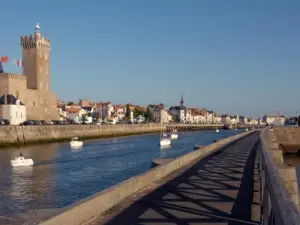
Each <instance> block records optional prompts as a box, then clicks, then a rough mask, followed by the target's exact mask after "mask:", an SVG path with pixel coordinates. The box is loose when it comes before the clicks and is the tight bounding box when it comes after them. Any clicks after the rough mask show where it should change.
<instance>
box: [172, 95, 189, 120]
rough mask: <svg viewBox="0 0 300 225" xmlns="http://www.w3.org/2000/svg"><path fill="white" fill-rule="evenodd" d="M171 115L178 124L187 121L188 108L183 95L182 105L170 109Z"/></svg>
mask: <svg viewBox="0 0 300 225" xmlns="http://www.w3.org/2000/svg"><path fill="white" fill-rule="evenodd" d="M169 113H170V114H171V115H172V116H173V118H175V120H176V121H178V122H185V121H186V107H185V106H184V100H183V95H181V100H180V105H179V106H172V107H170V108H169Z"/></svg>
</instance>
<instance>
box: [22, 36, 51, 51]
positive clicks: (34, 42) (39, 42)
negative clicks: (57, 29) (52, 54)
mask: <svg viewBox="0 0 300 225" xmlns="http://www.w3.org/2000/svg"><path fill="white" fill-rule="evenodd" d="M21 46H22V48H25V49H29V48H36V47H40V46H42V47H47V48H51V41H50V40H49V39H47V38H45V37H42V36H32V35H30V36H22V37H21Z"/></svg>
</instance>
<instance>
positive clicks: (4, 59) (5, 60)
mask: <svg viewBox="0 0 300 225" xmlns="http://www.w3.org/2000/svg"><path fill="white" fill-rule="evenodd" d="M0 62H3V63H7V62H8V56H2V57H1V59H0Z"/></svg>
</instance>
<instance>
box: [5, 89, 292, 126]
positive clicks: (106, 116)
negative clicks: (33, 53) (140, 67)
mask: <svg viewBox="0 0 300 225" xmlns="http://www.w3.org/2000/svg"><path fill="white" fill-rule="evenodd" d="M127 105H128V106H129V110H130V120H131V121H139V122H141V121H143V120H144V118H143V116H142V115H139V116H138V117H137V118H134V114H133V112H134V110H136V109H138V110H139V111H140V112H145V113H147V112H148V110H147V109H149V110H150V112H151V114H152V119H153V121H154V122H163V123H169V122H171V121H177V122H182V123H222V124H236V123H241V124H253V125H259V124H266V123H268V124H276V125H281V124H284V122H285V120H286V119H285V117H284V116H283V115H278V116H267V115H265V116H263V117H262V118H260V119H255V118H246V117H243V116H237V115H234V116H233V115H229V114H224V115H217V114H216V113H215V112H213V111H211V110H208V109H205V108H202V109H199V108H187V107H185V106H184V101H183V97H182V98H181V101H180V104H179V106H172V107H170V108H167V107H166V106H165V105H164V104H156V105H155V104H151V105H149V106H148V107H142V106H135V105H132V104H127ZM57 108H58V111H59V113H60V120H67V119H71V120H74V121H75V122H80V121H82V118H83V117H84V118H85V120H86V122H87V123H92V122H93V121H95V120H98V121H99V120H102V121H103V120H109V121H112V122H113V123H115V122H120V121H123V120H124V119H125V116H126V110H127V106H126V105H113V104H112V103H111V102H98V103H93V102H91V101H89V100H84V99H82V100H80V101H79V102H78V103H73V102H62V101H59V102H58V103H57ZM0 119H7V120H9V121H10V123H11V124H13V125H18V124H20V123H22V122H24V121H25V120H26V106H25V105H24V104H23V103H22V102H21V101H20V100H19V99H18V97H16V96H14V95H3V96H1V97H0Z"/></svg>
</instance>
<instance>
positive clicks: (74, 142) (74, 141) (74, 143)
mask: <svg viewBox="0 0 300 225" xmlns="http://www.w3.org/2000/svg"><path fill="white" fill-rule="evenodd" d="M70 146H71V147H75V148H76V147H82V146H83V142H82V141H78V137H73V138H72V140H71V141H70Z"/></svg>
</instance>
